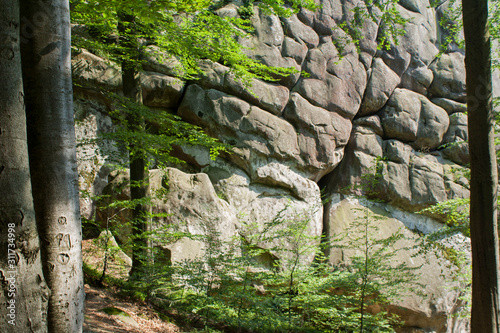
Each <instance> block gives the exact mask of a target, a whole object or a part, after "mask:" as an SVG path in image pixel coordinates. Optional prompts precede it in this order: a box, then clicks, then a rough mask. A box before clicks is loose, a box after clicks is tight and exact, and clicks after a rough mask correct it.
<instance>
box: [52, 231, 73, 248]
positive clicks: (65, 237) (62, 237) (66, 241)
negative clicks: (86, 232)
mask: <svg viewBox="0 0 500 333" xmlns="http://www.w3.org/2000/svg"><path fill="white" fill-rule="evenodd" d="M55 239H56V240H57V242H58V243H57V246H58V247H59V250H61V251H65V250H69V249H71V237H70V235H69V234H57V236H56V237H55Z"/></svg>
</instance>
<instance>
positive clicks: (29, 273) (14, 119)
mask: <svg viewBox="0 0 500 333" xmlns="http://www.w3.org/2000/svg"><path fill="white" fill-rule="evenodd" d="M0 8H1V11H0V50H1V51H0V82H2V89H0V189H1V190H2V194H1V195H0V285H1V293H0V332H47V307H48V299H49V289H48V288H47V285H46V283H45V279H44V277H43V273H42V264H41V260H40V245H39V239H38V232H37V228H36V223H35V211H34V208H33V198H32V193H31V183H30V173H29V162H28V145H27V139H26V115H25V113H24V96H23V82H22V74H21V51H20V44H19V31H20V30H19V26H20V24H19V22H20V18H19V2H18V1H17V0H14V1H12V0H0Z"/></svg>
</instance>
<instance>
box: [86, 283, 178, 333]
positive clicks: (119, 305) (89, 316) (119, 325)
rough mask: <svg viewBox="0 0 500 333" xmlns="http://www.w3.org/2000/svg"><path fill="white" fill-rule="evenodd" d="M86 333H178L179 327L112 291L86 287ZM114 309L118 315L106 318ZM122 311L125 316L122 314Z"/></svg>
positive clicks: (146, 307)
mask: <svg viewBox="0 0 500 333" xmlns="http://www.w3.org/2000/svg"><path fill="white" fill-rule="evenodd" d="M85 293H86V299H85V322H84V324H83V332H84V333H126V332H127V333H128V332H133V333H178V332H184V331H183V330H181V329H180V328H179V327H178V326H176V325H174V324H172V323H168V322H165V321H163V320H161V319H160V318H159V316H158V313H157V312H156V311H154V310H153V309H152V308H151V307H149V306H147V305H146V304H144V303H140V302H134V301H129V300H124V299H123V298H120V297H118V296H116V295H115V294H113V293H112V292H110V291H107V290H103V289H97V288H94V287H91V286H89V285H85ZM106 308H108V309H109V308H112V309H111V310H113V311H114V312H116V313H118V314H107V313H105V312H104V311H103V309H106ZM122 311H123V312H122Z"/></svg>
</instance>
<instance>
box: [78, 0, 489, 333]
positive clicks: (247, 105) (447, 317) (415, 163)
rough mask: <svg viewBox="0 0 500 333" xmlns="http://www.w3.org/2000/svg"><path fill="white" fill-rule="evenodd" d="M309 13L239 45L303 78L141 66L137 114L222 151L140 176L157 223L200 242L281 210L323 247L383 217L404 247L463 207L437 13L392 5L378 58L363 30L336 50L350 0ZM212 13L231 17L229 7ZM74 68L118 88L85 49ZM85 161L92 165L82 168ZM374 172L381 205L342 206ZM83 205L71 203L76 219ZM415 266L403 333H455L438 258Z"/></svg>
mask: <svg viewBox="0 0 500 333" xmlns="http://www.w3.org/2000/svg"><path fill="white" fill-rule="evenodd" d="M318 2H320V3H321V5H322V7H321V8H320V9H319V10H318V11H317V12H310V11H307V10H302V11H301V12H300V13H298V14H297V15H294V16H292V17H290V18H287V19H280V18H278V17H274V16H268V15H266V14H264V13H263V12H260V11H259V10H258V9H257V8H256V10H255V12H256V13H255V15H254V16H253V17H252V22H253V24H254V26H255V33H254V34H253V35H252V37H251V38H249V39H245V40H241V43H242V44H244V45H245V46H248V47H249V48H248V50H247V52H248V56H249V57H252V58H255V59H258V60H260V61H262V62H263V63H265V64H267V65H272V66H286V67H294V68H296V69H297V70H300V71H303V72H306V73H308V75H300V74H294V75H291V76H290V77H287V78H281V79H280V80H279V81H276V82H264V81H260V80H253V82H252V85H251V87H247V86H245V85H244V84H242V83H241V82H239V81H238V80H237V79H235V78H234V76H233V75H232V74H231V73H230V72H229V71H228V68H226V67H224V66H223V65H221V64H218V63H208V62H207V63H204V64H203V66H204V69H205V73H204V75H203V77H201V78H200V79H199V80H197V81H189V82H185V81H182V80H179V79H178V78H176V77H175V75H174V72H173V70H172V66H170V65H169V64H168V63H167V64H161V63H159V62H157V61H156V60H154V59H151V60H150V61H149V62H148V63H147V64H146V65H145V66H144V71H143V72H142V73H141V75H142V78H141V82H142V90H143V98H144V104H145V105H146V106H148V107H151V108H157V109H161V110H168V111H170V112H175V113H176V114H178V115H179V116H180V117H182V118H183V119H184V120H186V121H188V122H190V123H193V124H196V125H199V126H200V127H202V128H203V129H204V130H205V131H206V132H207V133H208V134H210V135H212V136H214V137H217V138H218V139H220V140H221V141H222V142H225V143H228V144H230V145H232V146H233V149H232V153H231V154H225V155H224V156H222V157H220V158H218V159H217V160H216V161H212V160H210V158H209V152H208V151H205V150H203V149H194V148H189V147H180V148H179V149H178V151H177V154H178V155H179V156H180V157H182V158H183V159H185V160H186V161H188V164H187V165H185V166H184V167H180V168H179V167H177V168H169V169H168V170H167V174H168V175H167V178H168V180H169V182H168V185H165V184H164V183H163V182H162V177H161V176H158V175H157V172H158V171H154V172H152V176H151V179H152V180H151V186H152V187H155V188H160V187H162V186H163V187H165V186H167V187H168V189H169V191H168V195H167V200H166V201H161V202H157V205H156V206H155V208H154V209H156V210H158V211H162V212H167V213H170V214H171V217H170V218H169V221H167V222H168V223H171V222H175V221H182V222H187V225H188V228H189V230H190V231H191V232H193V233H203V232H204V228H205V227H206V223H207V221H208V222H209V223H211V224H213V225H214V226H215V228H216V229H217V230H218V231H220V232H221V233H222V234H223V235H225V237H230V236H231V235H233V234H234V233H235V232H238V231H241V230H242V228H243V223H242V222H243V221H250V222H255V221H257V222H258V223H260V224H264V223H265V222H266V221H270V220H272V219H273V218H274V217H275V216H276V214H278V212H280V211H281V210H282V209H283V208H285V207H287V206H290V207H293V208H294V209H296V210H301V211H304V212H307V214H309V215H310V228H308V231H309V233H310V234H311V235H320V234H325V235H327V236H332V235H334V234H335V233H336V232H338V231H339V230H342V229H343V228H345V226H346V225H348V224H349V223H350V221H352V220H353V219H354V217H353V216H352V213H351V212H352V209H353V208H355V207H360V206H364V207H368V208H369V209H373V210H376V211H379V212H383V214H382V215H384V216H385V217H386V218H387V219H386V222H385V223H386V226H387V227H386V228H384V232H386V233H387V234H390V233H391V232H394V230H396V229H397V227H398V226H405V228H406V229H405V230H406V231H405V233H407V235H408V239H412V238H418V236H419V234H421V233H429V232H432V231H435V230H437V229H439V228H440V227H441V226H442V222H440V221H438V220H435V219H432V218H431V217H426V216H422V215H419V214H415V212H417V211H419V210H421V209H423V208H426V207H428V206H430V205H432V204H435V203H437V202H441V201H444V200H448V199H453V198H467V197H468V195H469V191H468V181H467V179H466V178H465V177H463V176H461V173H462V172H463V171H464V168H465V167H466V165H467V163H468V158H469V157H468V147H467V143H466V142H467V117H466V115H465V111H466V106H465V70H464V53H463V51H462V50H460V49H458V48H456V47H453V46H450V47H448V50H447V51H446V52H445V53H444V54H442V55H439V50H440V47H441V45H442V41H443V40H444V38H445V37H446V32H445V31H443V29H442V28H441V27H440V26H439V20H440V18H441V17H442V15H443V12H444V11H445V10H446V7H447V5H448V1H444V2H442V4H441V5H439V6H438V7H431V6H430V4H429V1H428V0H402V1H400V2H399V5H398V6H399V10H400V12H401V13H402V15H403V17H405V18H408V19H409V23H408V24H407V26H406V28H405V29H406V34H405V36H403V37H401V39H400V40H399V43H398V44H397V45H395V44H394V45H391V48H390V49H389V50H385V49H379V48H377V38H378V36H380V35H381V34H382V33H383V29H384V28H383V26H380V25H378V24H376V23H374V22H365V24H364V25H363V26H362V29H361V30H362V31H361V33H362V38H361V40H360V43H359V50H357V49H356V47H355V46H354V45H353V44H352V43H351V44H349V43H347V44H345V45H343V47H339V45H338V43H336V41H341V40H346V38H347V39H348V36H347V35H346V34H345V33H344V32H343V30H342V29H340V28H339V24H341V22H350V20H351V19H352V17H353V12H352V9H353V8H354V7H355V5H356V3H357V2H356V1H355V0H321V1H318ZM219 13H220V15H238V14H237V3H236V4H235V3H230V4H228V5H227V6H225V7H223V8H221V9H219ZM73 64H74V68H75V70H74V75H75V78H76V80H77V81H79V82H83V83H86V84H90V85H91V86H93V87H102V88H106V89H108V90H112V91H118V90H119V88H120V85H121V78H120V73H119V69H118V67H117V66H114V65H113V64H110V63H108V62H106V61H104V60H103V59H100V58H98V57H97V56H95V55H93V54H91V53H89V52H86V51H83V52H82V53H79V54H77V55H75V56H74V58H73ZM89 69H90V70H89ZM75 91H76V94H75V99H76V100H75V114H76V118H77V120H78V129H77V132H78V135H79V136H80V137H91V136H93V135H95V134H96V133H97V132H99V131H109V130H110V129H111V128H112V121H111V119H110V117H109V115H108V111H109V110H108V109H107V105H106V103H105V102H104V100H103V99H102V98H100V96H99V94H98V93H96V92H95V91H93V90H92V89H90V90H86V89H75ZM497 95H498V94H497ZM85 153H86V154H85ZM80 154H81V155H80V156H81V165H80V173H81V175H82V176H81V187H82V188H83V189H85V190H88V191H90V192H93V193H96V194H100V193H102V191H103V188H104V187H105V186H110V185H107V180H108V174H109V170H108V169H107V168H106V167H103V166H102V165H103V162H104V160H105V157H103V156H98V155H95V156H94V155H93V153H92V152H91V151H85V148H82V149H81V151H80ZM89 154H90V155H92V158H91V159H88V158H84V155H89ZM374 170H377V171H378V172H379V175H380V178H379V182H378V184H377V187H376V192H377V195H376V197H377V198H378V199H381V200H382V201H383V203H377V204H374V203H369V202H365V201H359V200H358V199H354V198H353V196H352V195H355V194H361V193H359V187H356V186H355V185H356V184H360V183H362V182H363V175H365V174H367V173H370V172H373V171H374ZM321 190H322V191H323V193H322V194H321ZM324 199H327V201H328V204H326V205H323V202H324ZM93 204H94V203H92V202H91V201H90V200H88V199H84V198H82V207H83V213H84V215H86V216H87V217H90V216H91V215H92V214H93V209H94V208H93ZM318 207H321V208H320V209H318ZM214 216H215V217H214ZM248 232H250V231H248ZM254 232H255V231H254ZM456 242H458V243H460V244H462V245H463V244H466V243H467V240H466V239H462V238H460V239H459V240H456ZM262 246H266V245H265V244H263V245H262ZM465 246H466V245H465ZM202 249H203V244H194V243H193V242H192V241H183V242H178V243H175V244H174V245H172V246H171V248H170V249H169V251H171V253H172V258H173V260H180V259H182V258H186V257H189V256H193V255H196V254H197V253H199V251H202ZM334 258H335V256H333V255H332V257H331V260H334ZM401 260H409V261H411V260H412V259H411V256H410V255H408V256H407V258H402V259H401ZM416 260H417V261H420V262H422V263H424V266H422V268H421V270H422V274H423V275H422V282H423V283H426V284H427V285H428V286H429V287H428V290H427V296H426V298H425V299H423V300H422V299H421V300H416V299H413V298H411V297H409V298H407V299H405V300H403V301H401V302H400V303H398V304H396V305H398V306H401V307H403V308H404V309H405V310H404V311H403V312H404V313H405V314H404V317H405V318H406V325H407V327H406V328H405V329H406V331H405V332H443V333H444V332H446V333H452V332H454V333H458V332H467V331H468V323H467V321H466V320H464V319H461V318H457V317H454V316H453V314H454V313H456V312H457V311H458V310H459V308H460V306H461V303H460V299H459V296H460V292H459V291H457V289H454V290H449V289H446V288H447V286H448V285H450V283H449V282H447V281H446V280H445V279H444V278H443V277H442V276H441V274H440V270H441V268H443V267H445V266H446V263H444V262H442V261H443V260H444V259H442V258H438V257H432V258H430V257H429V258H424V257H420V258H418V259H416Z"/></svg>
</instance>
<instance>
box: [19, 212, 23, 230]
mask: <svg viewBox="0 0 500 333" xmlns="http://www.w3.org/2000/svg"><path fill="white" fill-rule="evenodd" d="M18 212H19V214H21V219H20V220H19V223H18V227H22V226H23V222H24V214H23V211H22V210H20V209H19V210H18Z"/></svg>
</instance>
